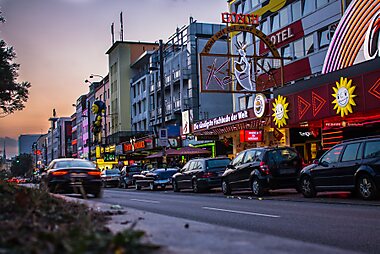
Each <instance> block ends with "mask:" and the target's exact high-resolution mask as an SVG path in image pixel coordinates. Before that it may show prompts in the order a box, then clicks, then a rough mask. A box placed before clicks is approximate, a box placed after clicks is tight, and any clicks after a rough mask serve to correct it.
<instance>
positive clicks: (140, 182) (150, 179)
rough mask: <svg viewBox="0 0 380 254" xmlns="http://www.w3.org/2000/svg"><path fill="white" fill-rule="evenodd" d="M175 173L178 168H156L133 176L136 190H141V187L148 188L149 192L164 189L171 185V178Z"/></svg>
mask: <svg viewBox="0 0 380 254" xmlns="http://www.w3.org/2000/svg"><path fill="white" fill-rule="evenodd" d="M177 172H178V168H156V169H153V170H151V171H145V172H142V173H141V174H138V175H134V176H133V179H134V181H135V187H136V190H141V188H142V187H149V189H150V190H156V189H157V187H161V189H165V188H166V187H167V186H168V185H171V182H172V177H173V175H174V174H175V173H177Z"/></svg>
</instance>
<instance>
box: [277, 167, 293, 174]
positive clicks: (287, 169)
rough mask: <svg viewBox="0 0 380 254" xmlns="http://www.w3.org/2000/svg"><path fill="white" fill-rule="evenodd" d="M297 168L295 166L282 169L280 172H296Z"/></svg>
mask: <svg viewBox="0 0 380 254" xmlns="http://www.w3.org/2000/svg"><path fill="white" fill-rule="evenodd" d="M295 172H296V170H295V169H294V168H284V169H280V174H294V173H295Z"/></svg>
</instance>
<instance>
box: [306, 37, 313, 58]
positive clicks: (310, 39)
mask: <svg viewBox="0 0 380 254" xmlns="http://www.w3.org/2000/svg"><path fill="white" fill-rule="evenodd" d="M305 50H306V52H305V55H309V54H311V53H313V52H314V40H313V34H310V35H308V36H306V37H305Z"/></svg>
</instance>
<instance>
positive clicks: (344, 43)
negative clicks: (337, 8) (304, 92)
mask: <svg viewBox="0 0 380 254" xmlns="http://www.w3.org/2000/svg"><path fill="white" fill-rule="evenodd" d="M364 2H365V4H363V3H364ZM379 32H380V1H378V0H366V1H363V0H353V1H352V2H351V3H350V5H349V6H348V8H347V10H346V11H345V12H344V14H343V16H342V18H341V19H340V22H339V24H338V27H337V28H336V30H335V33H334V36H333V38H332V39H331V43H330V46H329V49H328V51H327V54H326V58H325V61H324V63H323V68H322V73H323V74H325V73H329V72H333V71H336V70H340V69H343V68H347V67H350V66H352V65H354V64H358V63H361V62H364V61H367V60H371V59H374V58H375V57H380V49H379V46H380V38H379Z"/></svg>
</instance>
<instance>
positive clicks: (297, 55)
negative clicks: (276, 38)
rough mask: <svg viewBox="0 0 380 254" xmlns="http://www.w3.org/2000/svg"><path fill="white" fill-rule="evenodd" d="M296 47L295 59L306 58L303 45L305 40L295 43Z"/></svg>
mask: <svg viewBox="0 0 380 254" xmlns="http://www.w3.org/2000/svg"><path fill="white" fill-rule="evenodd" d="M293 45H294V58H295V59H299V58H302V57H304V56H305V47H304V45H303V39H300V40H298V41H295V42H294V43H293Z"/></svg>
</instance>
